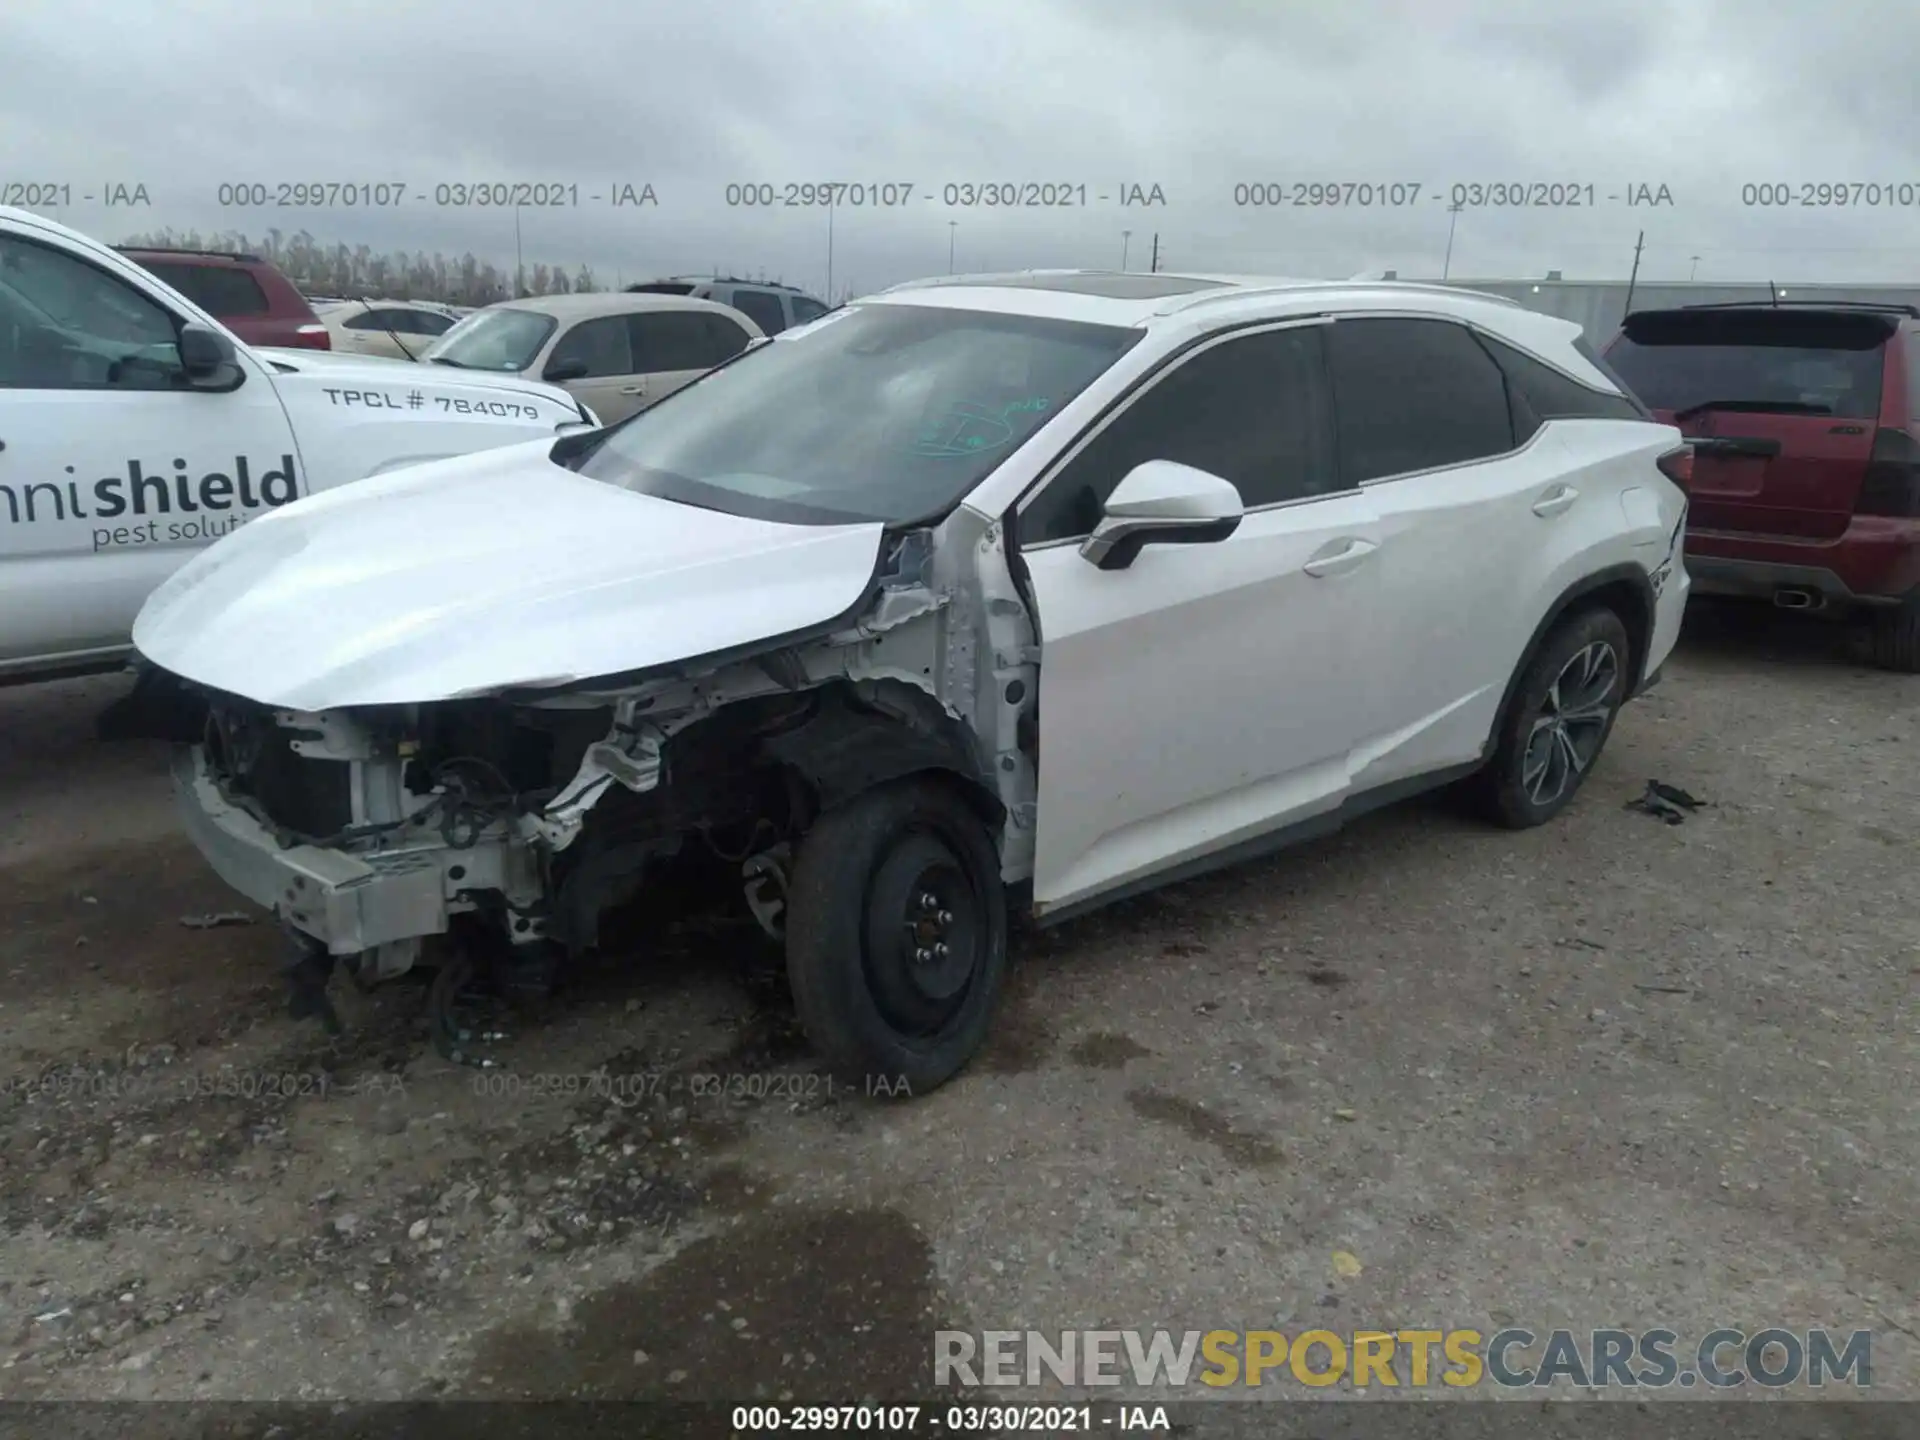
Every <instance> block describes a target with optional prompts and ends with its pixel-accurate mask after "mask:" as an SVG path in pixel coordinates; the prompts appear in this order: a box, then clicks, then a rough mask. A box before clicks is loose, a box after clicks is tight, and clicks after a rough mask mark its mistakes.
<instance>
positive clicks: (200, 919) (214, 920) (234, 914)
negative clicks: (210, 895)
mask: <svg viewBox="0 0 1920 1440" xmlns="http://www.w3.org/2000/svg"><path fill="white" fill-rule="evenodd" d="M180 923H181V924H182V925H184V926H186V927H187V928H188V929H189V930H217V929H219V928H220V927H221V926H222V925H251V924H253V916H251V915H249V914H247V912H246V911H244V910H222V911H220V912H219V913H218V914H214V915H182V916H181V917H180Z"/></svg>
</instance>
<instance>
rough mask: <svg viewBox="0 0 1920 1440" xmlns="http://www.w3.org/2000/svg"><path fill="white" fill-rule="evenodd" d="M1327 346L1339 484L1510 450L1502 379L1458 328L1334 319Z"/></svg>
mask: <svg viewBox="0 0 1920 1440" xmlns="http://www.w3.org/2000/svg"><path fill="white" fill-rule="evenodd" d="M1327 348H1328V360H1329V363H1330V366H1331V369H1332V373H1333V400H1334V414H1335V417H1336V430H1337V434H1338V438H1339V453H1340V478H1341V481H1342V483H1343V484H1346V485H1359V484H1363V483H1364V482H1366V481H1368V480H1378V479H1382V478H1384V477H1386V476H1389V475H1406V474H1411V473H1412V472H1414V471H1418V470H1433V469H1438V468H1439V467H1441V466H1446V465H1461V464H1465V463H1467V462H1469V461H1473V460H1488V459H1491V458H1493V457H1494V456H1496V455H1504V454H1505V453H1507V452H1508V451H1509V450H1511V449H1513V448H1514V430H1513V420H1512V416H1511V413H1510V411H1509V408H1508V399H1507V385H1506V378H1505V376H1503V375H1502V374H1501V372H1500V367H1499V366H1498V365H1496V364H1494V362H1493V359H1492V357H1491V356H1489V355H1488V354H1487V352H1486V350H1485V349H1484V348H1483V347H1482V346H1481V344H1480V342H1479V341H1478V340H1477V339H1475V337H1474V335H1473V332H1472V331H1470V330H1468V329H1467V328H1466V326H1464V325H1458V324H1455V323H1454V322H1452V321H1450V320H1397V319H1378V320H1375V319H1356V320H1347V319H1342V320H1339V321H1336V322H1335V323H1334V326H1333V330H1332V333H1331V334H1330V335H1329V336H1328V337H1327Z"/></svg>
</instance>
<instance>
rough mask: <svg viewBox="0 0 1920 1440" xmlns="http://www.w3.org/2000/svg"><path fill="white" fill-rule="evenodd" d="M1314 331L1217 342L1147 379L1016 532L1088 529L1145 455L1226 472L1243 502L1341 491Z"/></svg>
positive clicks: (1039, 538) (1064, 533) (1043, 535)
mask: <svg viewBox="0 0 1920 1440" xmlns="http://www.w3.org/2000/svg"><path fill="white" fill-rule="evenodd" d="M1322 328H1323V327H1321V326H1317V325H1311V326H1296V327H1293V328H1290V329H1285V330H1270V331H1266V332H1264V333H1261V334H1256V335H1244V336H1240V337H1238V338H1235V339H1231V340H1226V341H1223V342H1221V343H1219V344H1216V345H1213V346H1210V347H1209V348H1207V349H1205V350H1203V351H1201V352H1200V353H1199V354H1197V355H1195V356H1193V357H1192V358H1191V359H1189V360H1185V361H1182V362H1180V363H1179V364H1177V365H1176V366H1175V368H1174V369H1173V370H1172V371H1171V372H1170V373H1168V374H1167V375H1166V376H1165V377H1164V378H1162V379H1160V380H1157V381H1153V382H1151V383H1150V385H1149V388H1148V389H1147V390H1146V391H1145V392H1144V393H1143V394H1141V395H1140V396H1139V398H1138V399H1136V400H1135V401H1134V402H1133V403H1132V404H1131V405H1129V406H1128V407H1127V408H1126V409H1125V410H1123V411H1121V412H1120V414H1119V415H1117V416H1116V417H1115V418H1114V420H1113V422H1112V423H1111V424H1109V425H1108V426H1107V427H1106V428H1105V429H1104V430H1102V431H1101V432H1100V433H1099V434H1098V435H1096V436H1095V437H1094V439H1093V440H1092V442H1091V443H1089V444H1088V446H1087V447H1086V449H1084V450H1082V451H1081V452H1080V453H1079V454H1078V455H1077V456H1075V457H1074V458H1073V460H1072V461H1071V462H1070V463H1069V464H1068V465H1067V467H1066V468H1065V469H1064V470H1062V471H1061V472H1060V473H1059V474H1058V475H1056V476H1055V477H1054V478H1053V480H1052V481H1050V482H1049V483H1048V485H1047V487H1046V489H1045V490H1043V491H1042V492H1041V493H1040V494H1039V496H1038V497H1037V498H1036V499H1035V500H1034V502H1033V504H1032V505H1031V506H1029V507H1028V509H1027V510H1026V511H1025V512H1024V513H1023V514H1022V515H1021V517H1020V533H1021V538H1022V540H1023V541H1024V542H1025V543H1026V544H1030V545H1033V544H1041V543H1044V542H1046V541H1049V540H1066V539H1072V538H1075V537H1077V536H1081V535H1086V534H1089V533H1091V532H1092V530H1093V528H1094V526H1096V525H1097V524H1099V522H1100V517H1101V511H1102V507H1103V506H1104V505H1105V504H1106V500H1107V497H1108V496H1109V495H1111V494H1112V493H1113V489H1114V487H1115V486H1116V485H1118V484H1119V483H1120V481H1121V480H1122V479H1123V478H1125V476H1126V474H1127V472H1128V471H1130V470H1132V469H1133V468H1134V467H1135V466H1137V465H1142V464H1144V463H1145V462H1147V461H1149V460H1173V461H1177V462H1179V463H1180V464H1182V465H1191V466H1193V467H1194V468H1195V469H1198V470H1205V471H1207V472H1208V473H1209V474H1212V475H1217V476H1219V477H1220V478H1221V479H1223V480H1230V481H1232V482H1233V484H1234V486H1235V488H1236V489H1238V490H1239V492H1240V499H1241V503H1242V504H1244V505H1246V506H1247V507H1248V508H1249V509H1252V508H1254V507H1256V506H1260V505H1272V504H1276V503H1279V502H1281V501H1287V500H1299V499H1304V498H1306V497H1308V496H1312V495H1323V494H1327V493H1328V492H1330V491H1333V490H1336V489H1338V488H1339V483H1338V481H1337V479H1336V477H1335V471H1334V466H1333V463H1332V448H1331V445H1330V443H1329V442H1330V438H1331V436H1330V424H1329V406H1328V397H1327V386H1326V374H1325V368H1324V365H1323V362H1322V357H1321V340H1320V331H1321V329H1322Z"/></svg>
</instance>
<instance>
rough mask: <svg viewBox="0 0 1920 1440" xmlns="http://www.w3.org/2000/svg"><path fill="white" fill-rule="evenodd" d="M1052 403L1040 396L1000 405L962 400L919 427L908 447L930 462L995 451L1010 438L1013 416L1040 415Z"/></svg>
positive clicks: (1012, 429) (1011, 435)
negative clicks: (917, 434) (916, 434)
mask: <svg viewBox="0 0 1920 1440" xmlns="http://www.w3.org/2000/svg"><path fill="white" fill-rule="evenodd" d="M1052 403H1053V402H1052V401H1051V400H1049V399H1048V398H1047V397H1046V396H1044V395H1035V396H1032V397H1030V398H1029V399H1026V400H1012V401H1009V402H1008V403H1006V404H1004V405H1000V406H992V405H980V404H976V403H975V402H973V401H971V400H963V401H961V402H960V403H958V404H957V405H955V406H953V408H952V409H950V410H947V411H945V412H944V413H943V414H941V415H939V416H938V417H936V418H935V419H933V420H931V421H929V422H928V423H927V424H926V425H923V426H922V427H921V429H920V434H919V436H918V438H916V439H915V440H914V442H913V445H912V446H911V447H910V448H911V449H912V452H913V453H914V454H915V455H924V456H926V457H927V458H928V459H933V460H944V459H949V458H951V457H953V456H955V455H978V454H979V453H980V452H981V451H983V450H994V449H998V448H999V447H1000V446H1002V445H1005V444H1006V443H1007V442H1008V441H1010V440H1012V439H1013V431H1014V427H1013V421H1014V420H1015V418H1016V417H1018V416H1021V415H1040V414H1044V413H1045V412H1046V410H1047V408H1048V407H1049V406H1050V405H1052Z"/></svg>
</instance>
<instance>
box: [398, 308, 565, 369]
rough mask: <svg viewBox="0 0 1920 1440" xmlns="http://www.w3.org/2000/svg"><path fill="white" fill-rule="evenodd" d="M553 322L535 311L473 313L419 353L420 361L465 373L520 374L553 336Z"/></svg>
mask: <svg viewBox="0 0 1920 1440" xmlns="http://www.w3.org/2000/svg"><path fill="white" fill-rule="evenodd" d="M553 326H554V319H553V317H552V316H551V315H542V314H541V313H540V312H539V311H538V310H519V309H515V308H514V307H513V306H510V305H506V306H501V307H500V308H499V309H493V310H476V311H474V313H473V314H471V315H469V316H467V318H466V319H464V320H462V321H461V322H460V323H459V324H458V325H455V326H454V327H453V328H452V329H451V330H449V331H447V333H446V334H444V335H442V336H441V337H440V338H439V339H438V340H436V341H434V342H433V344H431V345H429V346H428V347H427V348H426V349H425V350H423V351H422V352H421V353H420V358H421V359H422V360H438V361H441V362H442V363H444V364H450V365H458V366H460V367H461V368H462V369H465V370H498V371H502V372H509V371H510V372H512V373H513V374H516V375H517V374H519V373H520V372H521V371H522V370H525V369H526V368H527V367H528V366H529V365H531V364H533V357H534V356H536V355H538V354H539V353H540V347H541V346H542V345H544V344H546V343H547V337H548V336H549V335H551V334H552V333H553Z"/></svg>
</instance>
